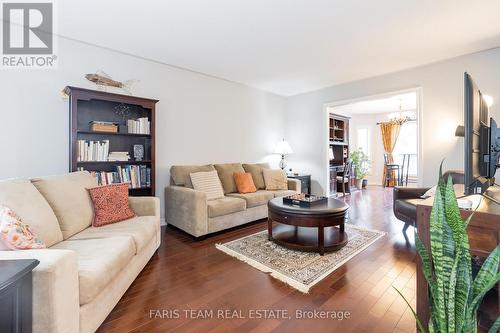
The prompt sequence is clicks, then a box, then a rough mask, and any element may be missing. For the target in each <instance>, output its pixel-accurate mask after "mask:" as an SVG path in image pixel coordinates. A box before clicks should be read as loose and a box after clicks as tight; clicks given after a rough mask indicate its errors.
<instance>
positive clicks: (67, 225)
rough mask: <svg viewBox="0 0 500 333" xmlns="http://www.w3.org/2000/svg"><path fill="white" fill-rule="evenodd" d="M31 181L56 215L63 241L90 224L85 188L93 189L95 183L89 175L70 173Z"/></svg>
mask: <svg viewBox="0 0 500 333" xmlns="http://www.w3.org/2000/svg"><path fill="white" fill-rule="evenodd" d="M31 181H32V183H33V185H35V187H36V188H37V189H38V191H40V193H42V195H43V196H44V197H45V199H46V200H47V202H48V203H49V205H50V207H52V210H53V211H54V213H55V214H56V216H57V220H58V221H59V225H60V227H61V231H62V234H63V238H64V239H67V238H69V237H71V236H73V235H74V234H76V233H77V232H80V231H82V230H83V229H85V228H87V227H89V226H90V225H91V224H92V219H93V218H94V208H93V206H92V201H91V200H90V196H89V193H88V191H87V188H91V187H96V186H97V180H96V179H95V178H94V177H92V175H91V174H90V173H89V172H87V171H80V172H72V173H69V174H66V175H61V176H50V177H43V178H34V179H32V180H31ZM40 237H42V236H41V235H40ZM42 239H43V238H42Z"/></svg>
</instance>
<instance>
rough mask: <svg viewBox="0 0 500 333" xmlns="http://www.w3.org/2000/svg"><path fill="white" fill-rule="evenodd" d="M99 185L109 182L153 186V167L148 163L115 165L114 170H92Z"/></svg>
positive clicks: (141, 186)
mask: <svg viewBox="0 0 500 333" xmlns="http://www.w3.org/2000/svg"><path fill="white" fill-rule="evenodd" d="M91 173H92V175H93V176H94V177H95V178H96V179H97V183H98V184H99V186H102V185H109V184H121V183H126V184H128V187H129V188H133V189H134V188H148V187H151V168H148V167H147V166H146V165H124V166H119V165H115V166H113V171H110V172H107V171H92V172H91Z"/></svg>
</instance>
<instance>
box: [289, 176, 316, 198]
mask: <svg viewBox="0 0 500 333" xmlns="http://www.w3.org/2000/svg"><path fill="white" fill-rule="evenodd" d="M287 177H288V178H293V179H298V180H300V190H301V192H302V193H305V194H311V175H301V174H298V175H295V174H292V175H288V176H287Z"/></svg>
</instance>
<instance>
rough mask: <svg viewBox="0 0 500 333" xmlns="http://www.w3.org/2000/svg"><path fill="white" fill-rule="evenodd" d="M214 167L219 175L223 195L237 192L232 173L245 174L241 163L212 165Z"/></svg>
mask: <svg viewBox="0 0 500 333" xmlns="http://www.w3.org/2000/svg"><path fill="white" fill-rule="evenodd" d="M214 167H215V169H216V170H217V173H218V174H219V178H220V181H221V183H222V187H223V188H224V194H227V193H235V192H238V188H237V187H236V182H235V181H234V173H235V172H243V173H244V172H245V169H243V166H242V165H241V163H226V164H214Z"/></svg>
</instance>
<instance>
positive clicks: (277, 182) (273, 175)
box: [262, 169, 288, 191]
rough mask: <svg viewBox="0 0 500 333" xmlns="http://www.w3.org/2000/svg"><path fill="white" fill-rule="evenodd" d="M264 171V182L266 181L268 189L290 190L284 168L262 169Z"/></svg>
mask: <svg viewBox="0 0 500 333" xmlns="http://www.w3.org/2000/svg"><path fill="white" fill-rule="evenodd" d="M262 171H263V173H264V182H265V183H266V190H268V191H274V190H288V179H287V177H286V173H285V171H283V170H280V169H277V170H273V169H262Z"/></svg>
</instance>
